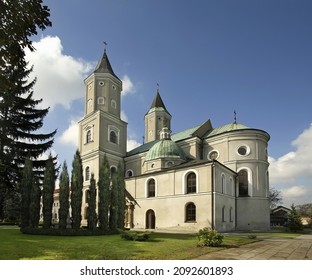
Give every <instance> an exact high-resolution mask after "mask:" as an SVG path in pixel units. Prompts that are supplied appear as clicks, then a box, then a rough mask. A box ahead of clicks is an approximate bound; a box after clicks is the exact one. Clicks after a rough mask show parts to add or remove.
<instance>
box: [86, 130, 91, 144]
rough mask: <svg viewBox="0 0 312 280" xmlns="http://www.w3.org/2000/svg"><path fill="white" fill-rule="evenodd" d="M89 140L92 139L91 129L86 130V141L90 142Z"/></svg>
mask: <svg viewBox="0 0 312 280" xmlns="http://www.w3.org/2000/svg"><path fill="white" fill-rule="evenodd" d="M91 140H92V138H91V129H89V130H88V131H87V134H86V143H90V142H91Z"/></svg>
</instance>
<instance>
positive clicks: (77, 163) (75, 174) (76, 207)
mask: <svg viewBox="0 0 312 280" xmlns="http://www.w3.org/2000/svg"><path fill="white" fill-rule="evenodd" d="M82 188H83V171H82V161H81V157H80V152H79V151H78V150H77V151H76V153H75V156H74V160H73V163H72V178H71V208H72V228H74V229H79V228H80V225H81V218H82V216H81V205H82Z"/></svg>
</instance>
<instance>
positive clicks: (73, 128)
mask: <svg viewBox="0 0 312 280" xmlns="http://www.w3.org/2000/svg"><path fill="white" fill-rule="evenodd" d="M78 137H79V125H78V120H76V119H75V120H71V121H70V124H69V126H68V128H67V129H66V130H65V131H64V132H63V133H62V135H61V136H60V137H59V141H60V142H61V143H62V144H65V145H66V144H69V145H72V146H75V147H78Z"/></svg>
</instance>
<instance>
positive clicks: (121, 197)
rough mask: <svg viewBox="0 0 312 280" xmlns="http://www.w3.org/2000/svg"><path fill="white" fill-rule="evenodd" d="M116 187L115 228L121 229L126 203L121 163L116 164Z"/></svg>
mask: <svg viewBox="0 0 312 280" xmlns="http://www.w3.org/2000/svg"><path fill="white" fill-rule="evenodd" d="M117 187H118V200H117V208H118V213H117V228H119V229H123V228H124V223H125V203H126V197H125V178H124V172H123V169H122V166H121V164H120V163H119V165H118V170H117Z"/></svg>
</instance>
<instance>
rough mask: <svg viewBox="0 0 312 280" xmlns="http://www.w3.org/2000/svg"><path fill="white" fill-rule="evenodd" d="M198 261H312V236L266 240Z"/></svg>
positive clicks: (203, 257) (207, 256) (208, 255)
mask: <svg viewBox="0 0 312 280" xmlns="http://www.w3.org/2000/svg"><path fill="white" fill-rule="evenodd" d="M196 260H312V234H305V235H300V236H298V237H296V238H294V239H264V240H261V241H258V242H254V243H251V244H247V245H243V246H240V247H238V248H230V249H224V250H220V251H217V252H212V253H209V254H207V255H203V256H200V257H198V258H196Z"/></svg>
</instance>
